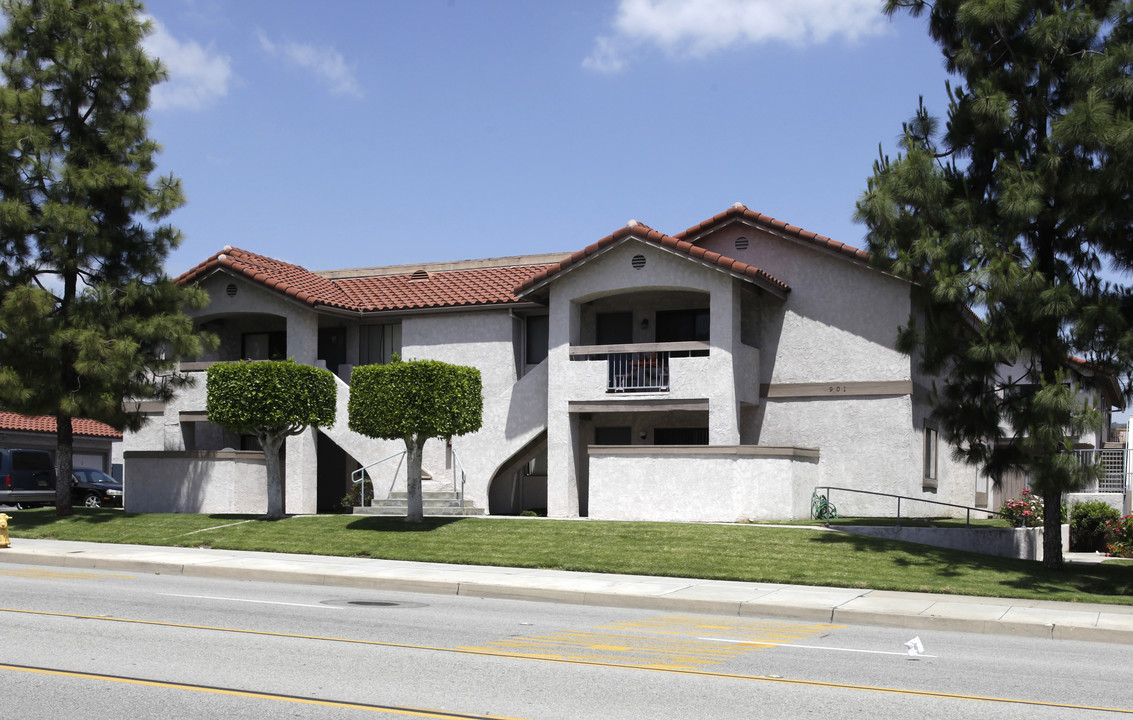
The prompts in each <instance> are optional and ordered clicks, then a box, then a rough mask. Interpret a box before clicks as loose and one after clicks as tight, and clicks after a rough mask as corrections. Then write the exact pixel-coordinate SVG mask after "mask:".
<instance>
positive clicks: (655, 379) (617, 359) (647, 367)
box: [606, 352, 669, 393]
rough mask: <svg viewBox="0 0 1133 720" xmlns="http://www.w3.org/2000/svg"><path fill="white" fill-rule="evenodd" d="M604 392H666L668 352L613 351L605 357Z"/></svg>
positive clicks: (667, 385)
mask: <svg viewBox="0 0 1133 720" xmlns="http://www.w3.org/2000/svg"><path fill="white" fill-rule="evenodd" d="M606 376H607V380H606V392H613V393H617V392H668V390H669V353H667V352H634V353H614V354H612V355H609V356H608V357H607V359H606Z"/></svg>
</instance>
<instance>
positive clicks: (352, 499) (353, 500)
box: [338, 478, 374, 508]
mask: <svg viewBox="0 0 1133 720" xmlns="http://www.w3.org/2000/svg"><path fill="white" fill-rule="evenodd" d="M361 488H365V489H366V499H365V502H360V499H359V497H358V492H359V490H360V489H361ZM372 502H374V485H373V483H371V482H370V479H369V478H365V479H363V480H362V482H360V483H353V484H351V486H350V490H349V491H348V492H347V493H346V495H345V496H343V498H342V500H340V501H339V503H338V504H339V505H340V506H342V507H343V508H355V507H362V506H366V505H370V504H371V503H372Z"/></svg>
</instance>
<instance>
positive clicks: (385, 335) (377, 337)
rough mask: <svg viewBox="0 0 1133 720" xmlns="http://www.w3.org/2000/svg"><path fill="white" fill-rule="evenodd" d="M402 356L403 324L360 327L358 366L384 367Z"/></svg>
mask: <svg viewBox="0 0 1133 720" xmlns="http://www.w3.org/2000/svg"><path fill="white" fill-rule="evenodd" d="M394 355H401V323H390V324H388V325H361V326H359V327H358V364H359V365H384V364H385V363H388V362H389V361H390V360H392V359H393V356H394Z"/></svg>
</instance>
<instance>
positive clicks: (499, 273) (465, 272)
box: [177, 247, 547, 312]
mask: <svg viewBox="0 0 1133 720" xmlns="http://www.w3.org/2000/svg"><path fill="white" fill-rule="evenodd" d="M546 267H547V265H546V264H535V265H515V266H505V267H486V268H469V269H460V270H443V271H433V272H430V271H424V270H418V271H416V272H406V273H402V274H397V275H380V276H369V277H366V276H364V277H349V278H337V279H329V278H325V277H322V276H321V275H318V274H316V273H313V272H311V271H309V270H307V269H306V268H302V267H300V266H298V265H292V264H290V263H285V262H282V261H279V260H275V259H272V258H269V257H266V256H264V255H258V254H256V253H251V252H248V251H247V250H241V249H239V248H233V247H227V248H225V249H224V250H223V251H221V252H219V253H217V254H215V255H213V256H212V257H210V258H209V259H208V260H206V261H204V262H203V263H201V264H200V265H197V266H196V267H195V268H193V269H191V270H189V271H188V272H186V273H184V274H182V275H181V276H180V277H178V278H177V282H179V283H181V284H186V283H190V282H194V281H197V280H200V279H202V278H203V277H205V276H206V275H208V274H209V273H211V272H213V271H215V270H219V269H226V270H229V271H231V272H234V273H238V274H241V275H244V276H245V277H247V278H249V279H251V280H253V281H255V282H257V283H259V284H261V285H264V286H265V287H268V288H271V289H273V290H277V291H279V292H281V293H284V294H285V295H288V296H290V297H293V298H295V299H296V300H299V301H300V302H303V303H305V304H307V305H310V306H312V307H315V306H319V305H327V306H330V307H336V308H342V309H347V310H356V311H360V312H366V311H369V312H375V311H381V310H414V309H421V308H442V307H462V306H470V305H496V304H501V303H504V304H506V303H516V302H519V298H517V297H516V296H515V294H514V293H513V292H512V288H514V287H515V286H516V285H518V284H519V283H521V282H523V281H524V280H525V279H527V278H528V277H530V276H532V275H534V274H536V273H538V272H540V271H542V270H544V269H545V268H546Z"/></svg>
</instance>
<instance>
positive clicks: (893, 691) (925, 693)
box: [0, 608, 1133, 715]
mask: <svg viewBox="0 0 1133 720" xmlns="http://www.w3.org/2000/svg"><path fill="white" fill-rule="evenodd" d="M0 612H10V613H21V614H25V615H41V616H47V617H65V618H76V619H79V620H98V621H101V622H119V623H128V624H136V625H153V626H160V627H173V628H183V629H190V630H212V631H217V632H231V633H241V634H245V635H264V636H269V637H285V638H295V639H301V640H320V641H323V642H342V643H352V644H357V645H372V646H377V647H391V648H402V649H408V650H426V651H432V652H445V653H456V654H462V655H482V656H486V657H499V658H514V659H523V660H531V659H538V660H539V661H541V662H555V663H562V664H567V665H584V666H589V667H607V668H623V669H628V670H648V671H651V672H664V673H670V674H675V675H689V676H694V677H710V678H721V679H727V680H751V681H757V682H769V683H778V684H781V685H799V686H805V687H820V688H831V689H837V690H862V691H866V692H878V693H886V694H890V695H910V696H914V697H928V698H940V699H945V700H973V701H978V702H994V703H1007V704H1013V705H1031V706H1036V707H1053V708H1065V709H1068V710H1097V711H1100V712H1113V713H1122V714H1126V715H1133V710H1130V709H1127V708H1110V707H1099V706H1094V705H1074V704H1070V703H1057V702H1048V701H1044V700H1023V699H1019V698H1000V697H989V696H983V695H964V694H960V693H946V692H936V691H932V690H909V689H904V688H889V687H880V686H872V685H854V684H850V683H835V682H823V681H820V680H795V679H791V678H781V677H765V676H760V675H741V674H738V673H724V672H712V671H709V670H697V669H684V668H668V667H656V666H646V665H626V664H620V663H616V662H610V661H602V660H581V659H579V660H574V659H569V658H563V657H555V656H541V657H535V656H533V655H527V654H522V653H509V652H501V651H497V650H486V649H478V648H467V647H461V648H444V647H434V646H429V645H413V644H410V643H394V642H382V641H379V640H358V639H354V638H336V637H322V636H319V635H299V634H295V633H281V632H270V631H266V630H246V629H242V628H225V627H214V626H210V625H191V624H186V623H171V622H163V621H159V620H131V619H128V618H115V617H102V616H98V615H77V614H72V613H57V612H47V611H43V610H20V609H17V608H0ZM0 667H3V666H0Z"/></svg>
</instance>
